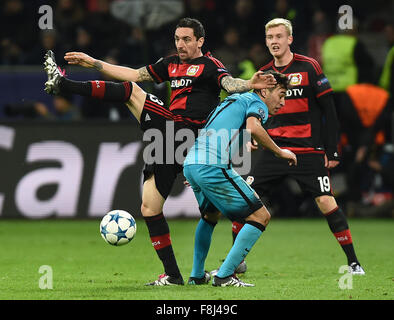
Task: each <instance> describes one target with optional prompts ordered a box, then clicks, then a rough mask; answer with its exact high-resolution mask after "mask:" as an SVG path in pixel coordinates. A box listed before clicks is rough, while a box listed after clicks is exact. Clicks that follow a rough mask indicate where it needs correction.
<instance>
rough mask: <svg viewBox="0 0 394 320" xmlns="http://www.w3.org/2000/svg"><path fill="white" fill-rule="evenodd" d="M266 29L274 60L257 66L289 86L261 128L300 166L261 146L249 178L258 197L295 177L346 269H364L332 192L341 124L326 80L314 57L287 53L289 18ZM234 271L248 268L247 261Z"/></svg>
mask: <svg viewBox="0 0 394 320" xmlns="http://www.w3.org/2000/svg"><path fill="white" fill-rule="evenodd" d="M265 32H266V45H267V47H268V49H269V51H270V53H271V55H272V56H273V60H272V61H271V62H270V63H268V64H267V65H265V66H264V67H262V68H261V69H260V70H261V71H267V70H274V71H277V72H281V73H284V74H286V75H287V76H288V77H289V80H290V85H292V88H291V89H289V90H287V94H286V103H285V106H284V107H283V108H282V109H281V110H280V111H279V112H278V113H277V114H276V115H275V116H272V117H270V118H269V119H268V121H267V123H266V125H265V126H264V127H265V128H266V129H267V131H268V133H269V134H270V136H271V137H272V139H273V140H274V141H275V143H276V144H277V145H278V146H279V147H281V148H286V149H289V150H291V151H293V152H294V153H295V154H296V155H297V158H298V166H293V167H289V166H288V165H287V163H286V162H285V161H281V160H280V159H277V158H275V157H274V156H272V154H271V153H270V152H267V151H266V150H263V151H262V154H261V158H260V159H259V160H258V163H257V164H256V165H255V166H254V168H253V169H252V171H251V173H250V176H249V177H248V179H247V181H249V182H250V184H251V186H252V187H253V188H254V189H255V190H256V192H257V193H258V194H259V195H260V196H262V195H268V191H269V189H272V187H273V186H274V185H278V184H280V183H282V182H283V180H284V179H285V178H287V177H290V178H292V179H295V180H296V181H297V183H298V185H299V186H300V188H301V189H302V191H303V192H304V193H307V194H309V195H311V196H312V197H313V198H314V200H315V202H316V204H317V206H318V208H319V210H320V211H321V212H322V214H323V215H324V217H325V218H326V219H327V222H328V225H329V228H330V230H331V232H332V233H333V234H334V236H335V238H336V239H337V241H338V242H339V244H340V245H341V247H342V249H343V251H344V252H345V254H346V256H347V262H348V265H349V272H351V273H353V274H364V273H365V272H364V270H363V268H362V267H361V265H360V263H359V261H358V259H357V257H356V253H355V250H354V247H353V241H352V236H351V233H350V229H349V226H348V223H347V219H346V216H345V214H344V213H343V211H342V209H341V208H340V207H338V205H337V202H336V200H335V198H334V196H333V195H332V192H331V184H330V175H329V169H331V168H334V167H335V166H337V165H338V164H339V156H338V151H337V142H338V129H339V128H338V120H337V116H336V110H335V105H334V100H333V97H332V89H331V86H330V83H329V81H328V80H327V78H326V77H325V75H324V73H323V71H322V69H321V67H320V65H319V63H318V62H317V61H316V60H314V59H312V58H309V57H306V56H303V55H300V54H297V53H293V52H291V50H290V45H291V43H292V42H293V35H292V25H291V22H290V21H288V20H286V19H282V18H277V19H273V20H271V21H269V22H268V23H267V24H266V26H265ZM242 226H243V223H242V222H234V223H233V237H236V234H237V233H238V232H239V230H240V229H241V228H242ZM238 271H246V264H245V262H243V263H241V265H240V266H239V267H238Z"/></svg>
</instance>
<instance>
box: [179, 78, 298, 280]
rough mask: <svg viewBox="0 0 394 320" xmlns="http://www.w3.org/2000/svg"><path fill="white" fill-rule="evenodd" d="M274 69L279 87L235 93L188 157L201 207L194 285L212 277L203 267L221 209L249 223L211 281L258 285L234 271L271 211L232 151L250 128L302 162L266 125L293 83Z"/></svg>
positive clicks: (289, 157)
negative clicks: (240, 171) (235, 164)
mask: <svg viewBox="0 0 394 320" xmlns="http://www.w3.org/2000/svg"><path fill="white" fill-rule="evenodd" d="M270 73H272V74H273V75H274V77H275V79H276V81H277V84H276V86H275V87H274V88H271V89H262V90H254V92H248V93H243V94H233V95H231V96H229V97H228V98H226V99H225V100H224V101H223V102H222V103H221V104H220V105H219V106H218V107H217V108H216V109H215V110H214V111H212V113H211V114H210V116H209V117H208V119H207V123H206V125H205V127H204V128H203V129H202V130H201V132H200V134H199V136H198V138H197V140H196V142H195V144H194V146H193V147H192V148H191V149H190V151H189V152H188V155H187V157H186V160H185V162H184V169H183V172H184V175H185V177H186V179H187V181H188V182H189V184H190V186H191V187H192V189H193V192H194V194H195V196H196V199H197V201H198V205H199V208H200V212H201V219H200V221H199V223H198V226H197V229H196V234H195V244H194V255H193V269H192V272H191V276H190V278H189V284H204V283H208V282H209V280H210V275H209V273H208V272H206V271H204V263H205V259H206V257H207V254H208V250H209V247H210V244H211V237H212V233H213V230H214V227H215V225H216V223H217V221H218V218H219V215H220V213H219V212H221V213H222V214H223V215H225V216H226V217H227V218H229V219H230V220H232V221H233V220H236V219H239V218H243V219H245V221H246V224H245V226H244V227H243V228H242V230H241V231H240V233H239V234H238V237H237V238H236V240H235V242H234V244H233V247H232V248H231V250H230V252H229V253H228V255H227V257H226V259H225V260H224V262H223V264H222V265H221V267H220V268H219V270H218V272H217V274H216V275H215V276H214V279H213V281H212V284H213V285H214V286H222V287H224V286H235V287H246V286H253V284H248V283H244V282H242V281H240V280H239V279H238V278H237V277H236V276H235V274H234V271H235V268H236V267H237V266H238V265H239V264H240V262H241V261H242V260H243V259H244V258H245V257H246V255H247V254H248V253H249V251H250V250H251V248H252V247H253V245H254V244H255V242H256V241H257V239H258V238H259V237H260V235H261V233H262V232H263V231H264V230H265V227H266V226H267V224H268V222H269V220H270V214H269V212H268V210H267V209H266V207H265V206H264V205H263V203H262V202H261V200H260V198H259V197H258V195H257V193H256V192H255V191H254V190H253V189H252V188H251V187H250V186H249V185H248V184H247V183H246V181H245V180H243V179H242V177H241V176H240V175H239V174H238V173H237V172H236V171H234V170H233V168H232V165H231V158H232V155H234V154H235V153H236V152H237V151H238V149H239V145H240V142H242V141H243V136H244V133H245V129H247V130H249V131H250V134H251V135H252V137H253V139H254V140H255V141H257V143H259V144H260V145H262V146H263V147H265V148H267V149H268V150H271V151H272V152H273V153H274V154H275V155H276V156H277V157H279V158H283V159H286V160H288V162H289V165H295V164H297V159H296V156H295V154H294V153H293V152H291V151H289V150H286V149H281V148H279V147H278V146H277V145H276V144H275V143H274V142H273V141H272V139H271V138H270V137H269V135H268V133H267V132H266V131H265V130H264V129H263V127H262V124H263V123H265V122H266V121H267V119H268V114H271V115H273V114H275V113H276V112H277V111H278V110H279V109H280V108H281V107H283V105H284V102H285V100H284V99H285V95H286V90H287V88H288V80H287V77H286V76H284V75H282V74H280V73H277V72H270Z"/></svg>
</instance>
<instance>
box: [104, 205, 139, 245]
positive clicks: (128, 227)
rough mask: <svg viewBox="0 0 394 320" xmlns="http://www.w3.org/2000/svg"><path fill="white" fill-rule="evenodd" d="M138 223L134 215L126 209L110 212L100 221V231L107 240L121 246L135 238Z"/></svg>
mask: <svg viewBox="0 0 394 320" xmlns="http://www.w3.org/2000/svg"><path fill="white" fill-rule="evenodd" d="M136 232H137V224H136V223H135V220H134V218H133V216H132V215H131V214H130V213H128V212H127V211H124V210H112V211H110V212H108V213H107V214H106V215H105V216H104V217H103V219H102V220H101V223H100V233H101V236H102V237H103V239H104V240H105V242H107V243H109V244H111V245H113V246H121V245H124V244H126V243H129V242H130V241H131V240H133V238H134V236H135V233H136Z"/></svg>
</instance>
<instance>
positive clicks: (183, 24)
mask: <svg viewBox="0 0 394 320" xmlns="http://www.w3.org/2000/svg"><path fill="white" fill-rule="evenodd" d="M178 28H192V29H193V34H194V36H195V37H196V38H197V40H198V39H200V38H205V30H204V26H203V25H202V23H201V22H200V21H198V20H197V19H193V18H183V19H181V20H179V22H178V24H177V25H176V28H175V29H178Z"/></svg>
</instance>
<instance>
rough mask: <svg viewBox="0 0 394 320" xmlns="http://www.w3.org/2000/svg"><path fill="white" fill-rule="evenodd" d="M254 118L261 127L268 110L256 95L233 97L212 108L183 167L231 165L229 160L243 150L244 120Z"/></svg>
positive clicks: (235, 95) (265, 119)
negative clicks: (259, 122) (192, 165)
mask: <svg viewBox="0 0 394 320" xmlns="http://www.w3.org/2000/svg"><path fill="white" fill-rule="evenodd" d="M249 117H256V118H258V119H260V121H261V124H264V123H265V122H266V121H267V119H268V107H267V105H266V104H265V103H264V102H263V101H262V100H261V99H260V97H259V96H258V95H257V94H256V93H252V92H246V93H242V94H238V93H236V94H233V95H231V96H228V97H227V98H226V99H225V100H223V101H222V103H221V104H219V105H218V106H217V107H216V109H214V110H213V111H212V112H211V114H210V115H209V117H208V119H207V123H206V125H205V127H204V128H203V129H201V131H200V133H199V135H198V137H197V139H196V141H195V143H194V145H193V147H192V148H191V149H190V151H189V152H188V154H187V156H186V159H185V162H184V166H187V165H191V164H204V165H212V166H217V167H221V168H229V167H230V166H231V158H232V156H233V155H234V154H236V153H237V152H239V151H240V149H242V146H243V143H244V141H243V140H244V135H245V133H246V131H245V129H246V119H247V118H249Z"/></svg>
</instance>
